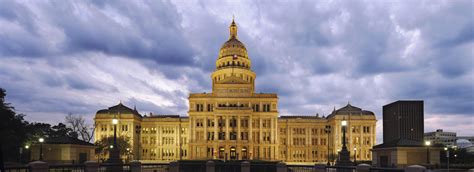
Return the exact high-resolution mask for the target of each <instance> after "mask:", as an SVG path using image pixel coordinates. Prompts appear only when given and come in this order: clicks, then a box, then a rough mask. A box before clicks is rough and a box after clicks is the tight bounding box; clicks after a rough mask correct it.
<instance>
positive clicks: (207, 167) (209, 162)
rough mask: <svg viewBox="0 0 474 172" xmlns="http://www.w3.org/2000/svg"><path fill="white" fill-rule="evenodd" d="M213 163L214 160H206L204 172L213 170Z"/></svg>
mask: <svg viewBox="0 0 474 172" xmlns="http://www.w3.org/2000/svg"><path fill="white" fill-rule="evenodd" d="M215 168H216V167H215V163H214V161H207V162H206V172H215Z"/></svg>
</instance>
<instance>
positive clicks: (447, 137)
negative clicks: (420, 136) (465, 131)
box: [424, 129, 457, 146]
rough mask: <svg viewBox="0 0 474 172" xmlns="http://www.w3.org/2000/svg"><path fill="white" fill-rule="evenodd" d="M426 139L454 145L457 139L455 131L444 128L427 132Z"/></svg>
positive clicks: (436, 142)
mask: <svg viewBox="0 0 474 172" xmlns="http://www.w3.org/2000/svg"><path fill="white" fill-rule="evenodd" d="M424 139H425V141H430V142H431V143H433V144H443V145H445V146H454V145H456V140H457V139H456V133H455V132H446V131H443V129H437V130H436V131H434V132H427V133H425V136H424Z"/></svg>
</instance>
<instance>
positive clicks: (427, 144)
mask: <svg viewBox="0 0 474 172" xmlns="http://www.w3.org/2000/svg"><path fill="white" fill-rule="evenodd" d="M425 145H426V163H428V164H430V145H431V142H430V141H425Z"/></svg>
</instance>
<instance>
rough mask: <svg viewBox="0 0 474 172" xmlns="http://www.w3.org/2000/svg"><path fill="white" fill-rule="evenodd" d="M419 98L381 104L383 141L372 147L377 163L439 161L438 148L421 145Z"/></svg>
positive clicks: (401, 164) (409, 163)
mask: <svg viewBox="0 0 474 172" xmlns="http://www.w3.org/2000/svg"><path fill="white" fill-rule="evenodd" d="M423 116H424V112H423V101H418V100H417V101H396V102H393V103H390V104H387V105H385V106H383V143H382V144H380V145H376V146H374V147H373V149H372V155H373V156H372V157H373V159H372V164H373V165H375V166H378V167H406V166H409V165H415V164H417V165H427V166H433V165H439V163H440V151H441V149H442V148H439V147H434V146H433V144H431V145H428V146H427V145H425V144H424V143H425V142H424V140H423V132H424V128H423V123H424V120H423Z"/></svg>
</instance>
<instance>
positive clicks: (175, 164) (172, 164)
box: [170, 161, 179, 172]
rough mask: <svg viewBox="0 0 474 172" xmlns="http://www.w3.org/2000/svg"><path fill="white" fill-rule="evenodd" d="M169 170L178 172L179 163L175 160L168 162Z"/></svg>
mask: <svg viewBox="0 0 474 172" xmlns="http://www.w3.org/2000/svg"><path fill="white" fill-rule="evenodd" d="M170 172H179V164H178V162H176V161H173V162H170Z"/></svg>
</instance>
